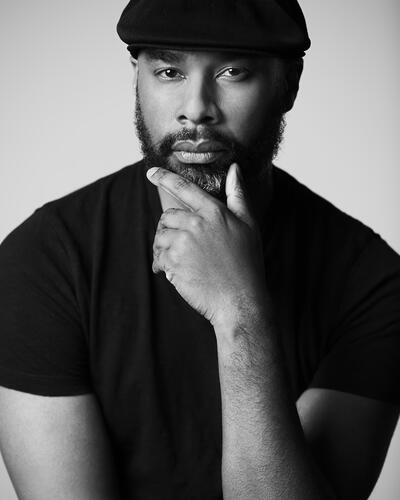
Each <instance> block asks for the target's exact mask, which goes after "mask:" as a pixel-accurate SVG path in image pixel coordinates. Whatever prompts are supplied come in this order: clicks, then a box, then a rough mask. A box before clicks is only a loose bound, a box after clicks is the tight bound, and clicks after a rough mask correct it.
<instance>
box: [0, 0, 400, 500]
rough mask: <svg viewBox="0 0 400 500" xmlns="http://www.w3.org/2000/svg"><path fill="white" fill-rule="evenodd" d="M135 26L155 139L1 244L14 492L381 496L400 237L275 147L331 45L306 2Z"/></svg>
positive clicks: (143, 135)
mask: <svg viewBox="0 0 400 500" xmlns="http://www.w3.org/2000/svg"><path fill="white" fill-rule="evenodd" d="M118 32H119V35H120V37H121V38H122V40H123V41H124V42H126V43H127V44H128V48H129V50H130V52H131V54H132V64H133V68H134V75H135V87H136V124H137V131H138V136H139V138H140V140H141V143H142V148H143V153H144V160H143V161H142V162H139V163H138V164H135V165H131V166H129V167H126V168H124V169H122V170H120V171H118V172H115V173H114V174H112V175H109V176H107V177H105V178H102V179H99V180H98V181H96V182H95V183H93V184H91V185H89V186H86V187H84V188H82V189H80V190H78V191H75V192H74V193H71V194H69V195H67V196H65V197H63V198H61V199H59V200H55V201H52V202H49V203H47V204H46V205H44V206H43V207H41V208H40V209H38V210H37V211H36V212H35V213H34V214H33V215H32V216H31V217H30V218H29V219H27V220H26V221H25V222H24V223H23V224H22V225H21V226H19V227H18V228H17V229H16V230H15V231H13V232H12V233H11V234H10V235H9V236H8V237H7V238H6V240H5V241H4V242H3V244H2V245H1V247H0V296H1V301H2V308H1V313H0V314H1V316H0V324H1V328H2V331H1V335H0V340H1V349H0V352H1V355H0V384H1V385H2V386H3V387H2V388H1V391H0V397H1V403H2V404H1V411H0V419H1V422H0V423H1V425H0V441H1V448H2V453H3V456H4V460H5V463H6V466H7V468H8V471H9V473H10V476H11V479H12V481H13V484H14V486H15V489H16V491H17V494H18V495H19V497H20V498H29V499H43V498H58V499H64V498H65V499H66V498H73V499H92V498H93V499H111V498H135V499H136V498H137V499H153V498H155V499H172V498H173V499H219V498H222V497H223V498H225V499H264V498H271V499H277V498H285V499H307V500H313V499H335V498H340V499H342V498H351V499H366V498H368V495H369V493H370V492H371V490H372V488H373V486H374V484H375V481H376V479H377V477H378V475H379V472H380V469H381V467H382V464H383V461H384V458H385V455H386V451H387V448H388V445H389V442H390V439H391V436H392V433H393V429H394V427H395V425H396V421H397V418H398V405H399V401H400V394H399V392H400V389H399V384H398V382H399V379H400V377H399V371H400V368H399V367H400V363H399V361H400V359H399V352H400V350H399V335H400V306H399V304H400V302H399V298H400V258H399V257H398V256H397V255H396V254H395V253H394V252H393V251H392V250H391V249H390V248H389V247H388V245H387V244H386V243H385V242H383V240H382V239H381V238H380V237H379V236H378V235H376V234H375V233H374V232H373V231H372V230H370V229H368V228H366V227H365V226H363V225H362V224H361V223H359V222H357V221H355V220H354V219H352V218H351V217H349V216H347V215H345V214H343V213H341V212H340V211H339V210H337V209H336V208H334V207H333V206H332V205H331V204H329V203H328V202H327V201H325V200H323V199H321V198H320V197H318V196H317V195H315V194H314V193H312V192H311V191H309V190H308V189H307V188H305V187H304V186H302V185H301V184H299V183H298V182H297V181H296V180H295V179H293V178H292V177H290V176H289V175H288V174H285V173H284V172H283V171H281V170H279V169H278V168H276V167H274V166H273V165H272V160H273V158H274V155H275V154H276V152H277V150H278V147H279V142H280V139H281V136H282V133H283V128H284V115H285V113H286V112H288V111H289V110H290V109H291V108H292V106H293V104H294V101H295V98H296V94H297V90H298V83H299V79H300V76H301V72H302V57H303V55H304V51H305V50H307V49H308V47H309V44H310V42H309V39H308V34H307V30H306V25H305V22H304V19H303V16H302V13H301V10H300V8H299V6H298V4H297V2H295V1H288V0H286V1H285V2H283V1H275V2H273V1H268V2H266V1H256V0H249V1H247V2H239V1H230V2H228V1H223V0H220V1H211V0H210V1H204V2H191V1H184V0H170V1H169V2H168V3H166V2H162V1H161V0H142V1H131V2H130V3H129V4H128V6H127V8H126V9H125V11H124V13H123V14H122V17H121V20H120V22H119V25H118ZM50 396H51V397H50ZM67 396H68V397H67Z"/></svg>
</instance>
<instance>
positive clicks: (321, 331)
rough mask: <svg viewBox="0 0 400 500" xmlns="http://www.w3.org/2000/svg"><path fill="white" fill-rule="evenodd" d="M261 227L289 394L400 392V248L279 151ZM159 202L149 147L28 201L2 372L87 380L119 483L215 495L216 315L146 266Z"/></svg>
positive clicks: (11, 286)
mask: <svg viewBox="0 0 400 500" xmlns="http://www.w3.org/2000/svg"><path fill="white" fill-rule="evenodd" d="M273 175H274V199H273V203H272V206H271V208H270V210H269V212H268V216H267V217H266V219H265V223H264V225H263V226H264V227H263V234H264V238H265V242H264V253H265V262H266V266H265V267H266V279H267V282H268V286H269V290H270V292H271V295H272V297H273V301H274V305H275V310H276V317H277V323H278V327H279V332H280V338H281V341H282V347H283V352H284V355H285V360H286V366H287V370H288V374H289V379H290V384H291V387H290V388H291V393H292V395H293V401H296V400H297V399H298V398H299V396H300V395H301V393H302V392H303V391H304V390H306V389H307V388H309V387H325V388H329V389H336V390H340V391H345V392H350V393H354V394H358V395H361V396H367V397H370V398H374V399H379V400H383V401H390V402H394V403H400V257H399V256H398V255H397V254H396V253H395V252H394V251H393V250H392V249H391V248H390V247H389V246H388V245H387V244H386V243H385V242H384V241H383V240H382V239H381V238H380V237H379V236H378V235H377V234H376V233H374V232H373V231H372V230H371V229H369V228H367V227H366V226H364V225H363V224H362V223H360V222H358V221H356V220H355V219H353V218H351V217H349V216H348V215H345V214H344V213H343V212H341V211H340V210H338V209H337V208H335V207H334V206H333V205H331V204H330V203H328V202H327V201H325V200H323V199H322V198H320V197H319V196H317V195H316V194H314V193H313V192H311V191H310V190H309V189H307V188H306V187H305V186H303V185H302V184H300V183H299V182H297V181H296V180H295V179H294V178H293V177H291V176H290V175H289V174H287V173H285V172H283V171H282V170H280V169H279V168H277V167H274V172H273ZM161 212H162V209H161V204H160V200H159V197H158V193H157V190H156V188H155V187H154V186H153V185H152V184H151V183H150V182H149V181H148V180H147V179H146V177H145V167H144V163H143V162H139V163H137V164H135V165H131V166H128V167H125V168H123V169H121V170H119V171H117V172H115V173H113V174H111V175H108V176H106V177H104V178H101V179H99V180H97V181H96V182H94V183H92V184H90V185H88V186H86V187H83V188H81V189H79V190H77V191H75V192H73V193H71V194H68V195H67V196H64V197H63V198H60V199H58V200H55V201H52V202H49V203H47V204H45V205H44V206H42V207H41V208H39V209H37V210H36V211H35V212H34V213H33V214H32V215H31V216H30V217H29V218H28V219H27V220H26V221H25V222H23V223H22V224H21V225H20V226H19V227H17V228H16V229H15V230H14V231H13V232H12V233H10V235H9V236H8V237H7V238H6V239H5V240H4V242H3V243H2V244H1V246H0V303H1V307H0V384H1V385H3V386H6V387H10V388H13V389H16V390H19V391H24V392H29V393H33V394H41V395H48V396H61V395H77V394H84V393H88V392H94V393H95V394H96V396H97V397H98V400H99V403H100V407H101V410H102V412H103V415H104V419H105V422H106V425H107V429H108V431H109V434H110V437H111V440H112V445H113V450H114V452H115V458H116V460H117V463H118V473H119V474H120V483H121V486H122V488H123V491H124V498H135V499H154V498H162V499H166V500H168V499H174V500H179V499H182V500H183V499H184V500H187V499H196V500H197V499H199V500H200V499H201V500H204V499H210V500H213V499H219V498H221V477H220V467H221V446H222V434H221V406H220V404H221V403H220V386H219V378H218V359H217V350H216V341H215V335H214V332H213V329H212V328H211V326H210V324H209V323H208V322H207V321H206V320H205V319H204V318H202V317H201V316H200V315H199V314H198V313H196V312H195V311H194V310H193V309H191V307H190V306H188V305H187V304H186V302H185V301H184V300H183V299H182V298H181V297H180V296H179V295H178V293H177V292H176V291H175V289H174V288H173V286H172V285H171V284H170V283H169V282H168V281H167V280H166V278H165V276H164V275H163V274H162V275H154V274H153V273H152V269H151V264H152V245H153V239H154V235H155V230H156V226H157V222H158V219H159V217H160V215H161Z"/></svg>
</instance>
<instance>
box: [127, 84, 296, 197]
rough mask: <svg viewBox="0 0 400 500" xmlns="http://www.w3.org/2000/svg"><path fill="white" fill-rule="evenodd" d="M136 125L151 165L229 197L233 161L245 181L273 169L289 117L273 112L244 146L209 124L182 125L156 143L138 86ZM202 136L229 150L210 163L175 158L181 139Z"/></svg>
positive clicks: (252, 180) (146, 158) (197, 139)
mask: <svg viewBox="0 0 400 500" xmlns="http://www.w3.org/2000/svg"><path fill="white" fill-rule="evenodd" d="M135 126H136V132H137V136H138V139H139V142H140V146H141V150H142V154H143V159H144V162H145V164H146V166H147V168H151V167H161V168H165V169H167V170H170V171H172V172H175V173H177V174H179V175H181V176H182V177H184V178H186V179H187V180H189V181H191V182H193V183H195V184H197V185H198V186H199V187H201V188H202V189H204V190H205V191H207V192H208V193H209V194H211V195H212V196H214V197H215V198H217V199H219V200H222V201H225V200H226V196H225V183H226V176H227V173H228V170H229V167H230V165H231V164H232V163H234V162H236V163H238V165H239V166H240V170H241V173H242V175H243V179H244V182H245V184H249V183H253V182H255V181H257V180H258V179H262V178H263V177H264V175H265V174H267V173H268V171H269V170H270V168H271V164H272V160H273V159H274V158H275V157H276V155H277V154H278V152H279V149H280V145H281V142H282V139H283V133H284V130H285V126H286V121H285V117H284V114H283V113H279V112H276V113H272V114H271V116H270V117H269V118H268V121H266V123H265V125H264V129H263V133H262V136H260V137H259V138H258V139H256V140H254V141H253V143H252V144H251V145H248V146H243V145H242V144H240V143H239V142H238V141H236V140H233V139H231V138H229V137H227V136H226V135H225V134H223V133H221V132H218V131H216V130H215V129H214V128H213V127H212V126H211V127H210V126H207V125H204V126H199V127H198V128H196V129H187V128H182V129H181V130H180V131H179V132H175V133H171V134H167V135H165V136H164V137H163V138H162V139H161V140H160V141H158V142H157V143H154V142H153V141H152V138H151V134H150V131H149V129H148V128H147V126H146V123H145V120H144V116H143V112H142V108H141V106H140V99H139V93H138V88H136V103H135ZM200 140H210V141H216V142H219V143H221V144H222V145H223V146H224V149H226V153H225V154H224V155H222V156H221V157H219V158H217V159H216V160H215V161H213V162H212V163H207V164H199V163H193V164H190V163H181V162H178V161H173V159H172V155H173V149H172V147H173V145H174V144H175V143H176V142H177V141H193V142H198V141H200Z"/></svg>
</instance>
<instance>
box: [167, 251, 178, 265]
mask: <svg viewBox="0 0 400 500" xmlns="http://www.w3.org/2000/svg"><path fill="white" fill-rule="evenodd" d="M168 258H169V260H170V262H172V263H173V264H177V263H178V262H179V260H180V252H179V251H178V250H177V249H176V248H170V249H169V251H168Z"/></svg>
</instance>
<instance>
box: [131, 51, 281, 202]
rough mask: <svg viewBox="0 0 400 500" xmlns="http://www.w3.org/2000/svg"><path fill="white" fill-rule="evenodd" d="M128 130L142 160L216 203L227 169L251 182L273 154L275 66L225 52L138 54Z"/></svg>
mask: <svg viewBox="0 0 400 500" xmlns="http://www.w3.org/2000/svg"><path fill="white" fill-rule="evenodd" d="M136 75H137V86H136V128H137V132H138V137H139V140H140V142H141V145H142V151H143V155H144V158H145V161H147V162H148V164H149V166H159V167H164V168H168V169H170V170H172V171H174V172H177V173H179V174H181V175H183V176H184V177H186V178H188V179H189V180H191V181H193V182H195V183H197V184H198V185H199V186H200V187H202V188H203V189H205V190H207V191H208V192H210V193H211V194H213V195H214V196H216V197H219V198H223V192H224V183H225V178H226V174H227V171H228V168H229V166H230V165H231V163H233V162H234V161H236V162H237V163H239V165H240V167H241V170H242V173H243V176H244V177H245V179H247V180H254V179H256V178H257V177H258V176H259V175H260V174H261V173H262V172H263V171H264V170H265V169H268V168H269V166H270V163H271V160H272V159H273V157H274V156H275V154H276V153H277V150H278V147H279V142H280V140H281V136H282V132H283V128H284V119H283V111H282V95H283V94H282V92H283V87H284V85H285V83H284V77H283V63H282V62H281V61H280V60H279V59H276V58H261V57H254V56H248V55H247V56H245V55H239V54H232V53H218V52H197V51H196V52H186V51H172V50H143V51H141V52H140V54H139V57H138V62H137V73H136Z"/></svg>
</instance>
